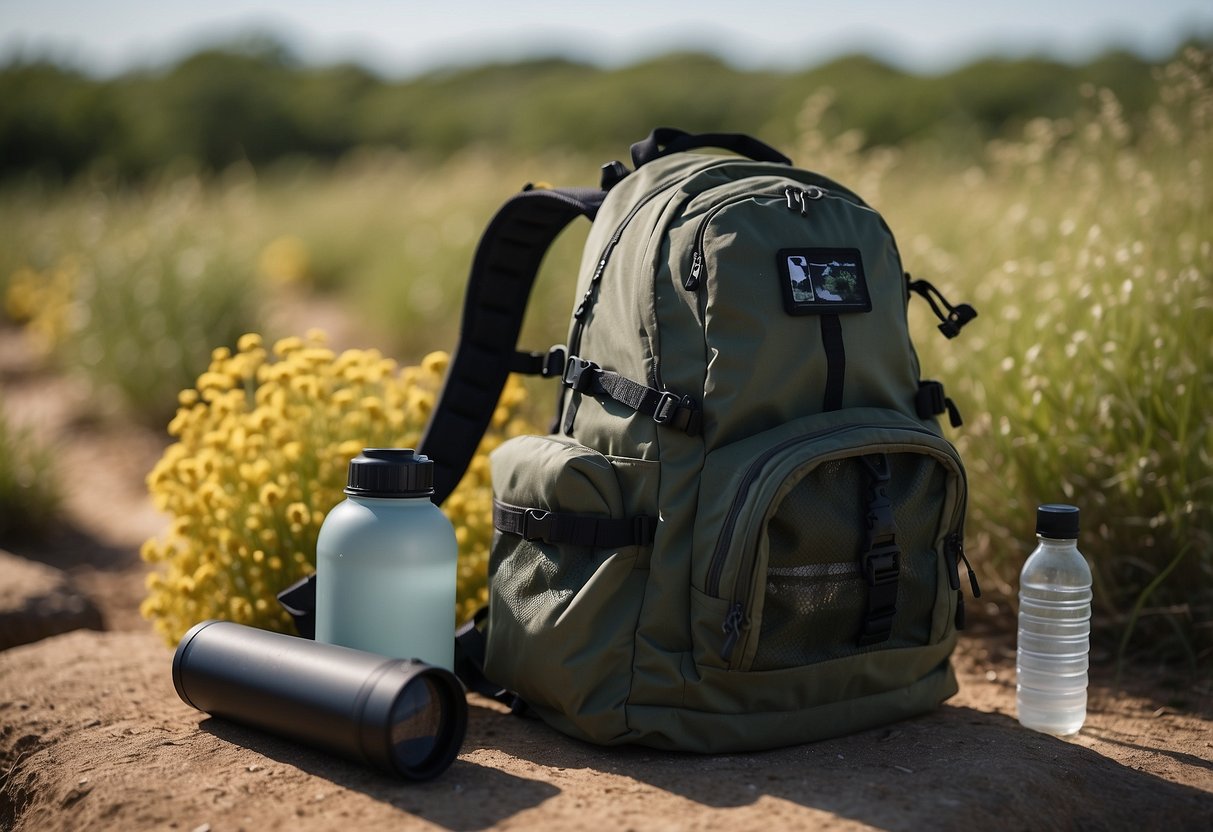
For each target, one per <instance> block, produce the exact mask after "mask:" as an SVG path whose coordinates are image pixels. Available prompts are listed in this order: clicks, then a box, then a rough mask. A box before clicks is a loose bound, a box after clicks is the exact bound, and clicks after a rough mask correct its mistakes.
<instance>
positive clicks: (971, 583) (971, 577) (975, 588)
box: [956, 539, 981, 598]
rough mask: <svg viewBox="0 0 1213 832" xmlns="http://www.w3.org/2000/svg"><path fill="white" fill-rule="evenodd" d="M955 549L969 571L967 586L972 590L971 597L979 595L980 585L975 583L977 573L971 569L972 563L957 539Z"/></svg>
mask: <svg viewBox="0 0 1213 832" xmlns="http://www.w3.org/2000/svg"><path fill="white" fill-rule="evenodd" d="M956 551H957V552H959V553H960V559H961V560H962V561H964V565H965V569H967V570H968V571H969V588H970V589H972V590H973V597H974V598H980V597H981V587H980V586H979V585H978V583H977V573H976V572H974V571H973V567H972V565H970V563H969V559H968V557H967V556H966V555H965V549H964V544H963V543H961V542H960V540H959V539H957V541H956Z"/></svg>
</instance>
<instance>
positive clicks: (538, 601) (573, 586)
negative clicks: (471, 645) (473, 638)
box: [490, 532, 610, 627]
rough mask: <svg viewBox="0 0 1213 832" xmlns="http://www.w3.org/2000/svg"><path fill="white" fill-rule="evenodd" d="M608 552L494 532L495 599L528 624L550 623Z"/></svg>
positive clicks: (491, 568)
mask: <svg viewBox="0 0 1213 832" xmlns="http://www.w3.org/2000/svg"><path fill="white" fill-rule="evenodd" d="M511 537H512V536H511ZM608 554H610V552H609V551H603V550H594V549H590V548H587V547H581V546H577V547H573V546H568V545H564V546H560V547H557V546H553V545H551V544H547V543H538V542H534V541H528V540H519V539H517V538H516V537H514V538H513V539H507V538H506V537H505V536H504V535H502V534H501V533H500V532H498V533H497V534H496V535H495V536H494V540H493V551H492V555H491V557H490V571H491V572H492V574H493V581H494V584H495V591H494V593H493V596H494V599H495V600H496V601H497V602H498V603H501V604H503V605H504V606H506V607H508V609H509V612H510V614H511V616H512V617H513V619H514V620H516V621H520V622H526V624H527V626H532V627H537V626H540V625H541V624H544V623H550V622H549V621H548V619H549V618H554V617H555V616H556V615H558V614H559V613H560V612H562V611H563V610H564V609H565V607H567V606H568V604H569V601H570V600H572V598H573V596H574V595H576V594H577V592H578V591H579V590H580V589H581V588H582V587H583V586H585V583H586V581H588V580H589V579H590V576H591V575H593V574H594V571H595V570H596V569H598V567H599V566H601V565H602V562H603V561H604V560H605V559H606V556H607V555H608ZM506 555H508V557H506Z"/></svg>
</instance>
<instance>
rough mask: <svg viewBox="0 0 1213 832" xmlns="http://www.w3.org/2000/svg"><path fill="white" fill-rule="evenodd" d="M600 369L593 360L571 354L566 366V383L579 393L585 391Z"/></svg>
mask: <svg viewBox="0 0 1213 832" xmlns="http://www.w3.org/2000/svg"><path fill="white" fill-rule="evenodd" d="M600 369H602V368H601V367H599V366H598V365H597V364H595V363H594V362H593V361H586V360H585V359H584V358H578V357H577V356H575V355H571V356H569V360H568V364H567V365H566V366H565V368H564V383H565V384H567V385H568V386H569V387H570V388H572V389H573V390H576V391H577V392H578V393H585V392H586V391H588V390H589V389H590V385H591V384H592V383H593V381H594V374H595V373H597V372H598V371H599V370H600Z"/></svg>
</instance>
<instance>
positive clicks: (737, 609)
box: [720, 601, 745, 662]
mask: <svg viewBox="0 0 1213 832" xmlns="http://www.w3.org/2000/svg"><path fill="white" fill-rule="evenodd" d="M744 624H745V612H744V611H743V610H742V608H741V602H740V601H734V602H733V606H731V607H729V614H728V615H727V616H725V619H724V625H723V626H721V628H720V629H721V630H722V631H723V632H724V644H722V645H721V646H720V658H722V659H724V660H725V661H726V662H727V661H728V660H729V657H730V656H731V655H733V648H734V647H736V646H737V639H738V638H740V637H741V631H742V629H743V627H744Z"/></svg>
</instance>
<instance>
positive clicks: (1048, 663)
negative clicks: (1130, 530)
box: [1015, 505, 1091, 737]
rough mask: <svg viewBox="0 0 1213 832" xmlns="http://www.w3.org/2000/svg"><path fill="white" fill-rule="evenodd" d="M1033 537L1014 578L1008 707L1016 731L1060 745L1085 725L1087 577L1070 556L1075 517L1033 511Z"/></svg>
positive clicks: (1074, 551)
mask: <svg viewBox="0 0 1213 832" xmlns="http://www.w3.org/2000/svg"><path fill="white" fill-rule="evenodd" d="M1036 536H1037V538H1038V539H1039V541H1040V543H1039V545H1038V546H1037V547H1036V551H1034V552H1033V553H1032V554H1031V555H1030V556H1029V557H1028V560H1027V562H1026V563H1024V565H1023V571H1022V572H1021V573H1020V575H1019V637H1018V647H1017V650H1016V657H1015V671H1016V676H1017V678H1016V684H1015V705H1016V709H1017V711H1018V714H1019V722H1020V724H1022V725H1023V726H1025V727H1027V728H1031V729H1033V730H1036V731H1043V732H1045V733H1047V734H1054V735H1056V736H1059V737H1065V736H1069V735H1071V734H1076V733H1078V729H1080V728H1082V724H1083V722H1084V721H1085V720H1086V718H1087V664H1088V661H1087V657H1088V653H1089V651H1090V636H1091V569H1090V567H1088V566H1087V561H1086V559H1085V558H1083V556H1082V554H1081V553H1080V552H1079V551H1078V509H1077V508H1075V507H1074V506H1067V505H1043V506H1040V508H1038V509H1037V510H1036Z"/></svg>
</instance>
